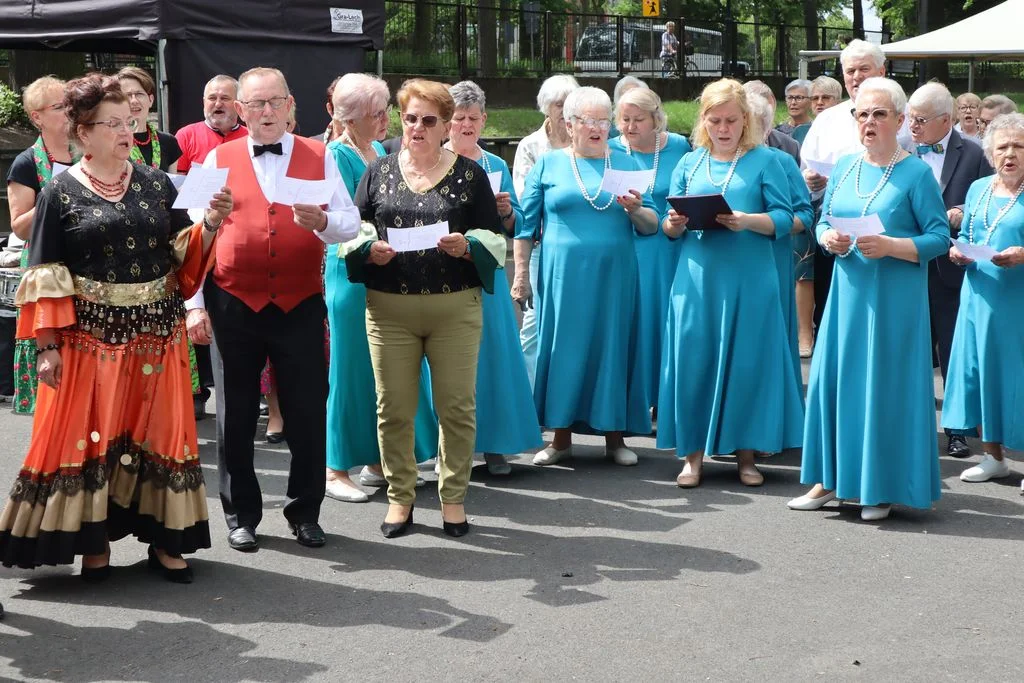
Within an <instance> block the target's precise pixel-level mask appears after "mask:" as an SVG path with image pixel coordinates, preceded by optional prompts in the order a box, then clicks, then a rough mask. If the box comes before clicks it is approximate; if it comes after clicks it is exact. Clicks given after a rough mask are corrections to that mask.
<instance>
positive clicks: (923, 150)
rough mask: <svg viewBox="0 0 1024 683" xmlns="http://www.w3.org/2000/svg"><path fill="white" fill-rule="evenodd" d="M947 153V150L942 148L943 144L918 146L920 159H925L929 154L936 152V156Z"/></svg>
mask: <svg viewBox="0 0 1024 683" xmlns="http://www.w3.org/2000/svg"><path fill="white" fill-rule="evenodd" d="M945 151H946V150H945V148H944V147H943V146H942V143H941V142H936V143H935V144H934V145H918V146H917V156H919V157H923V156H924V155H925V154H927V153H928V152H935V153H936V154H942V153H943V152H945Z"/></svg>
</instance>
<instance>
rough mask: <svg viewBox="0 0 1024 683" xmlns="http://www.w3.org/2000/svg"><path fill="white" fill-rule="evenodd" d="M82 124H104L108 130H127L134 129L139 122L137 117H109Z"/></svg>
mask: <svg viewBox="0 0 1024 683" xmlns="http://www.w3.org/2000/svg"><path fill="white" fill-rule="evenodd" d="M82 125H83V126H106V127H107V128H109V129H110V130H121V129H122V128H123V129H124V130H127V131H134V130H135V129H136V128H138V127H139V122H138V120H137V119H128V120H127V121H122V120H121V119H110V120H108V121H90V122H88V123H83V124H82Z"/></svg>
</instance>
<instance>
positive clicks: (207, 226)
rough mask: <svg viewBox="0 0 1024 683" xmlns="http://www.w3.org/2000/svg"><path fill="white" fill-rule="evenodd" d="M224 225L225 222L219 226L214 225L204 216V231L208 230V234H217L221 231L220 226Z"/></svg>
mask: <svg viewBox="0 0 1024 683" xmlns="http://www.w3.org/2000/svg"><path fill="white" fill-rule="evenodd" d="M222 225H224V221H223V220H222V221H221V222H220V223H218V224H217V225H214V224H213V223H211V222H210V221H208V220H206V216H203V230H206V231H207V232H217V231H218V230H220V226H222Z"/></svg>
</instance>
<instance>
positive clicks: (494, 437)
mask: <svg viewBox="0 0 1024 683" xmlns="http://www.w3.org/2000/svg"><path fill="white" fill-rule="evenodd" d="M477 163H479V164H480V165H481V166H482V167H483V168H484V170H485V171H487V172H488V173H491V172H494V171H501V192H508V193H509V194H510V195H511V197H512V211H513V213H514V214H515V216H516V225H517V226H518V225H521V224H522V222H523V209H522V207H521V206H520V205H519V199H518V198H516V191H515V188H514V187H512V174H511V173H509V170H508V164H506V163H505V162H504V160H502V159H501V157H498V156H495V155H494V154H491V153H490V152H487V151H484V156H483V157H482V158H481V159H480V160H479V161H478V162H477ZM483 321H484V323H483V332H482V333H481V335H480V356H479V357H478V359H477V367H476V452H478V453H500V454H502V455H512V454H515V453H522V452H523V451H527V450H532V449H536V448H540V447H541V446H543V445H544V440H543V438H542V437H541V431H540V424H539V423H538V422H537V409H536V408H535V407H534V404H533V389H532V388H531V387H530V377H529V375H527V374H526V360H525V359H524V358H523V347H522V346H520V344H519V328H518V326H517V324H516V313H515V309H514V308H513V304H512V296H511V294H509V288H508V279H507V278H506V277H505V276H504V274H501V275H500V276H499V277H497V278H495V281H494V294H488V293H486V292H484V296H483Z"/></svg>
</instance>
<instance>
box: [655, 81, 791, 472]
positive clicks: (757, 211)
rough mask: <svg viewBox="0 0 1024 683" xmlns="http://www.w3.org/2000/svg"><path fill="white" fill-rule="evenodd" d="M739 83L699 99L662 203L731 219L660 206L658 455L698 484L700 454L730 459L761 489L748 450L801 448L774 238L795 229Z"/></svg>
mask: <svg viewBox="0 0 1024 683" xmlns="http://www.w3.org/2000/svg"><path fill="white" fill-rule="evenodd" d="M763 136H764V132H763V131H762V130H761V126H760V123H759V122H758V121H757V120H756V119H755V118H754V116H753V113H752V112H751V110H750V107H749V105H748V102H747V95H746V93H745V92H744V90H743V86H742V85H740V83H739V82H738V81H735V80H732V79H722V80H719V81H716V82H714V83H711V84H709V85H708V86H706V87H705V88H704V92H703V93H701V98H700V110H699V115H698V122H697V126H696V127H695V129H694V135H693V139H694V143H695V145H696V148H695V149H694V151H692V152H690V153H689V154H687V155H686V156H684V157H683V159H682V161H680V162H679V164H678V165H677V166H676V168H675V171H674V172H673V174H672V182H671V185H670V187H669V196H670V197H671V196H677V195H714V194H720V195H724V197H725V199H726V201H727V202H728V203H729V206H730V207H731V208H732V210H733V212H732V213H731V214H724V215H719V216H717V221H718V224H716V223H714V222H709V223H701V224H697V223H696V222H694V223H691V222H690V220H689V218H688V217H687V216H685V215H683V214H680V213H678V212H677V211H676V210H675V209H669V211H668V215H667V217H666V218H665V220H664V223H663V229H664V231H665V233H666V234H667V235H668V236H669V237H670V238H672V239H679V240H680V242H681V244H682V246H681V253H680V258H679V263H678V265H677V267H676V275H675V279H674V280H673V282H672V292H671V302H670V304H669V311H668V325H667V327H666V333H665V342H664V352H663V355H662V365H663V366H664V371H663V373H662V376H661V385H660V399H659V412H660V414H661V420H660V421H659V425H658V427H659V428H658V448H673V449H675V451H676V453H677V454H678V455H679V456H682V457H683V458H684V464H683V469H682V471H681V472H680V473H679V475H678V476H677V477H676V484H677V485H679V486H680V487H682V488H693V487H695V486H699V485H700V482H701V479H702V475H703V464H704V456H705V455H708V456H711V455H728V454H732V453H735V454H736V460H737V465H738V472H739V479H740V482H741V483H742V484H744V485H746V486H760V485H761V484H763V483H764V476H763V475H762V474H761V473H760V472H759V471H758V469H757V467H756V466H755V465H754V452H755V451H763V452H766V453H778V452H780V451H782V450H783V449H785V448H792V447H795V446H798V445H799V444H800V432H801V426H802V417H803V410H802V406H801V404H800V386H799V384H798V382H797V373H796V372H795V371H794V369H793V367H792V363H793V357H792V355H791V354H790V345H789V339H788V335H787V333H786V327H785V325H784V323H783V318H782V304H781V301H780V296H779V277H778V274H777V272H776V268H775V258H774V256H773V247H772V243H773V238H774V237H775V236H776V235H777V234H788V233H789V231H790V229H791V227H792V225H793V213H792V208H791V203H790V194H789V187H788V186H787V183H786V174H785V172H784V171H783V170H782V166H781V165H780V164H779V161H778V159H777V158H776V157H775V154H774V152H772V151H771V150H769V149H768V148H767V147H764V146H761V144H760V143H761V141H762V140H763Z"/></svg>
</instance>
